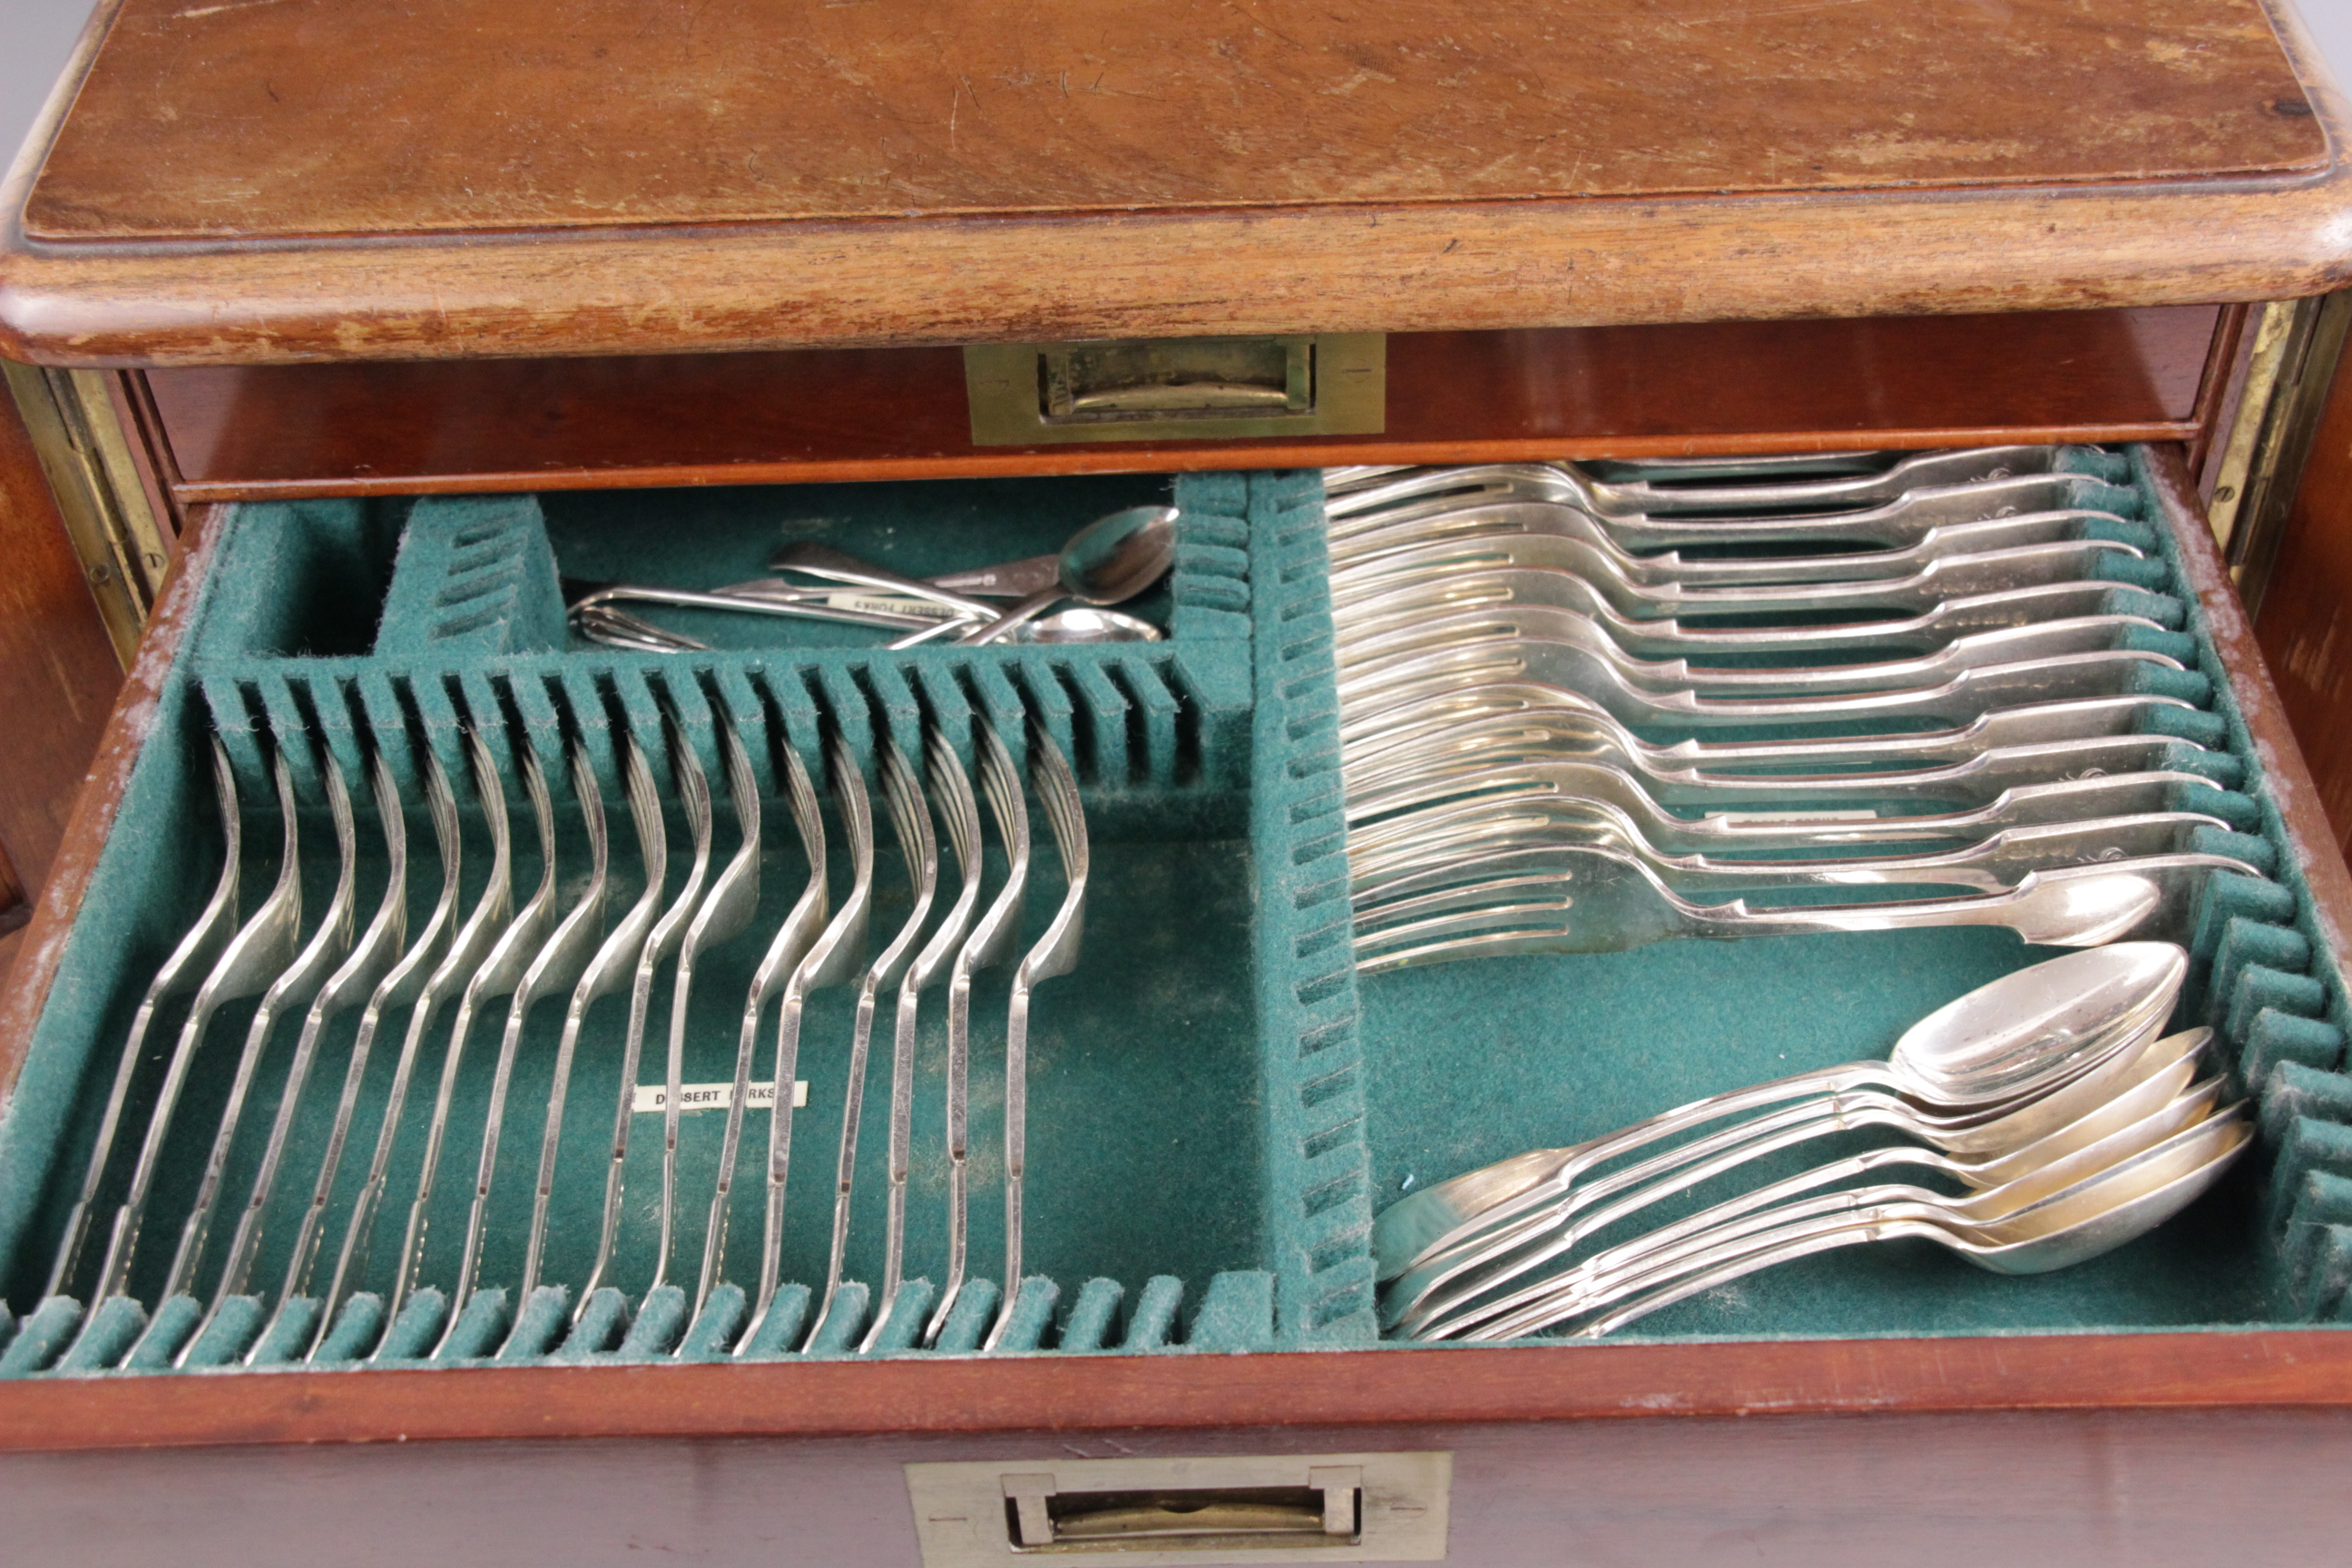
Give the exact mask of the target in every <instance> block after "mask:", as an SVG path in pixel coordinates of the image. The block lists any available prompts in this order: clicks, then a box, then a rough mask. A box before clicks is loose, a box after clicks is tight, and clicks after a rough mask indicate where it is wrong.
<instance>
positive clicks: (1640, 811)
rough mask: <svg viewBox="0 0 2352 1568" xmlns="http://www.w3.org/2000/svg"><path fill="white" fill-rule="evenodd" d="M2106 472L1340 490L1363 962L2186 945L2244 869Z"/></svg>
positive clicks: (1341, 585) (2140, 550)
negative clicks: (1786, 936) (1919, 937)
mask: <svg viewBox="0 0 2352 1568" xmlns="http://www.w3.org/2000/svg"><path fill="white" fill-rule="evenodd" d="M2107 461H2111V459H2107V458H2105V455H2104V454H2082V453H2079V452H2077V453H2076V454H2074V457H2073V458H2072V459H2071V460H2070V457H2069V450H2068V449H2066V448H2060V447H1992V448H1978V449H1972V450H1966V451H1956V452H1941V453H1930V454H1923V455H1919V456H1916V457H1910V458H1873V457H1870V456H1868V455H1839V456H1837V457H1835V458H1831V459H1828V460H1823V459H1820V458H1767V459H1758V460H1754V461H1750V462H1685V463H1665V464H1648V465H1637V464H1625V465H1613V466H1601V468H1597V469H1596V470H1593V471H1587V470H1585V469H1580V468H1576V467H1573V466H1570V465H1553V464H1500V465H1486V466H1481V467H1472V468H1437V469H1339V470H1334V471H1332V472H1331V473H1330V474H1329V475H1328V479H1327V483H1328V490H1329V499H1328V520H1329V522H1328V526H1329V543H1330V552H1331V588H1332V600H1333V618H1334V623H1335V631H1336V638H1335V644H1336V657H1337V659H1338V664H1339V704H1340V726H1341V742H1342V752H1343V767H1344V770H1345V779H1346V785H1347V791H1348V815H1349V855H1350V861H1351V870H1352V872H1353V875H1354V898H1355V917H1356V951H1357V956H1358V959H1359V963H1360V965H1361V966H1362V967H1363V968H1365V969H1366V970H1368V971H1378V970H1381V969H1386V968H1391V967H1396V966H1400V965H1403V964H1410V963H1424V962H1431V961H1434V960H1439V959H1450V958H1459V957H1469V956H1477V955H1481V954H1499V953H1511V952H1563V951H1565V952H1594V951H1608V950H1612V949H1618V948H1624V947H1631V946H1635V945H1639V944H1640V943H1642V942H1649V941H1654V940H1658V939H1660V938H1664V937H1669V936H1678V935H1696V936H1708V937H1724V936H1738V935H1748V934H1760V933H1768V932H1795V931H1824V930H1844V931H1852V930H1885V929H1898V928H1904V927H1912V926H1919V925H1941V924H1993V925H2002V926H2007V927H2009V928H2011V929H2012V930H2016V931H2019V932H2020V933H2021V934H2022V935H2024V936H2025V938H2026V939H2027V940H2028V941H2032V942H2056V943H2064V944H2074V945H2080V944H2085V943H2095V942H2106V941H2113V940H2116V939H2117V938H2119V937H2123V936H2126V935H2130V934H2133V933H2135V932H2149V933H2156V932H2161V931H2176V932H2177V931H2179V929H2180V925H2181V922H2182V921H2184V920H2185V919H2186V918H2187V912H2188V910H2189V906H2190V903H2191V900H2193V898H2194V896H2195V893H2196V890H2197V889H2198V888H2200V886H2201V885H2202V882H2203V879H2205V877H2206V876H2208V875H2209V874H2210V873H2211V872H2213V871H2215V870H2228V871H2232V872H2238V873H2242V874H2246V875H2254V876H2260V875H2262V874H2263V872H2262V869H2261V868H2260V867H2259V866H2258V865H2257V864H2256V862H2258V861H2261V860H2262V859H2263V847H2262V846H2261V845H2259V843H2257V842H2255V841H2252V840H2250V839H2247V838H2245V837H2242V836H2240V835H2238V834H2237V833H2236V832H2235V831H2234V830H2236V829H2238V828H2242V827H2244V826H2250V820H2249V818H2248V816H2247V814H2246V811H2245V809H2244V808H2245V806H2246V804H2247V803H2245V802H2243V801H2242V799H2241V798H2239V797H2232V796H2229V795H2225V794H2224V793H2223V792H2222V791H2221V790H2219V789H2216V788H2215V787H2214V784H2215V782H2216V780H2221V781H2224V782H2227V781H2231V780H2233V779H2234V777H2235V775H2234V773H2232V771H2231V770H2232V767H2233V759H2231V758H2229V757H2227V756H2226V755H2222V754H2220V753H2215V752H2207V751H2203V750H2202V749H2201V748H2200V747H2198V746H2196V745H2195V744H2193V743H2191V742H2188V741H2185V740H2182V739H2179V738H2178V737H2177V736H2176V735H2175V734H2171V733H2167V732H2166V730H2167V728H2168V727H2170V728H2171V729H2174V730H2178V731H2182V732H2185V733H2195V732H2196V730H2195V726H2194V721H2195V720H2201V719H2204V718H2205V717H2206V716H2204V715H2201V714H2195V713H2194V708H2195V704H2194V702H2193V701H2192V700H2191V697H2192V696H2193V695H2194V689H2195V687H2196V685H2197V683H2198V681H2199V679H2200V678H2198V677H2196V676H2195V675H2193V674H2192V673H2191V672H2189V670H2188V668H2187V667H2186V662H2185V661H2186V658H2187V657H2188V653H2189V645H2188V644H2187V642H2186V639H2185V638H2182V637H2179V636H2178V635H2169V636H2168V634H2167V632H2166V629H2165V616H2166V613H2167V611H2168V610H2170V612H2171V614H2172V615H2173V616H2176V617H2177V614H2178V612H2177V607H2174V606H2170V605H2168V601H2165V600H2163V599H2161V598H2160V597H2158V595H2154V594H2151V593H2148V592H2146V591H2145V590H2146V589H2147V588H2148V587H2151V586H2155V585H2158V584H2162V583H2163V582H2164V581H2165V577H2164V573H2163V568H2162V565H2161V563H2160V562H2158V561H2154V560H2151V559H2149V557H2150V556H2151V555H2152V554H2153V553H2154V550H2155V541H2154V536H2153V534H2152V532H2151V531H2150V530H2149V529H2148V526H2147V525H2146V524H2144V523H2139V522H2136V521H2131V520H2128V519H2126V518H2125V517H2124V516H2121V515H2119V514H2118V513H2116V511H2114V510H2110V508H2111V507H2112V506H2113V505H2114V504H2115V502H2116V500H2118V499H2119V492H2117V491H2116V489H2115V488H2114V487H2113V486H2112V485H2111V484H2109V483H2108V482H2107V481H2106V480H2105V479H2103V478H2101V477H2099V476H2098V475H2097V474H2095V473H2084V472H2077V471H2070V466H2071V467H2093V468H2095V467H2097V466H2098V465H2099V464H2101V463H2103V462H2107ZM2167 682H2169V683H2170V687H2171V689H2166V687H2167ZM2183 715H2190V716H2192V717H2191V718H2190V719H2189V721H2183V720H2182V718H2181V716H2183ZM1727 735H1728V736H1729V738H1718V737H1724V736H1727ZM1817 889H1829V890H1831V894H1832V896H1833V897H1834V896H1839V895H1838V894H1837V891H1836V890H1839V889H1888V890H1889V891H1888V892H1886V893H1885V894H1883V895H1880V896H1879V897H1878V900H1877V901H1867V902H1865V901H1853V902H1837V903H1820V902H1809V901H1805V900H1817V899H1819V898H1820V897H1822V894H1821V893H1820V892H1819V891H1817ZM1945 889H1948V891H1945ZM1759 895H1761V896H1763V897H1764V898H1765V899H1767V900H1770V902H1771V905H1772V906H1774V907H1751V904H1750V903H1749V901H1748V900H1750V899H1751V898H1754V897H1757V896H1759ZM1792 896H1793V897H1794V898H1795V899H1796V900H1798V901H1797V902H1796V903H1795V904H1793V905H1791V904H1790V902H1789V900H1790V898H1791V897H1792ZM1843 896H1845V897H1848V898H1853V899H1867V898H1870V897H1871V896H1872V895H1871V894H1870V893H1869V892H1867V891H1864V892H1861V893H1855V894H1846V895H1843Z"/></svg>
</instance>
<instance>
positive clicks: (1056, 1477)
mask: <svg viewBox="0 0 2352 1568" xmlns="http://www.w3.org/2000/svg"><path fill="white" fill-rule="evenodd" d="M1453 1477H1454V1456H1453V1455H1451V1454H1446V1453H1408V1454H1289V1455H1279V1456H1262V1457H1251V1458H1129V1459H1075V1460H1074V1459H1068V1458H1061V1459H1050V1458H1049V1459H1027V1460H1006V1461H1003V1462H1001V1463H995V1462H982V1463H977V1464H937V1465H908V1467H907V1492H908V1500H910V1501H911V1502H912V1503H913V1505H914V1510H915V1529H916V1531H917V1532H918V1534H919V1536H920V1538H921V1541H922V1548H923V1564H924V1568H983V1565H988V1564H994V1565H998V1568H1002V1565H1004V1564H1009V1563H1014V1562H1017V1561H1019V1560H1022V1559H1036V1560H1039V1561H1040V1562H1043V1563H1053V1564H1054V1565H1055V1568H1089V1565H1099V1568H1110V1565H1113V1564H1117V1565H1118V1568H1152V1565H1154V1564H1161V1565H1169V1568H1173V1565H1178V1564H1185V1563H1299V1562H1308V1561H1318V1562H1326V1563H1435V1562H1442V1561H1444V1557H1445V1529H1446V1496H1447V1492H1448V1489H1450V1487H1451V1486H1452V1484H1453Z"/></svg>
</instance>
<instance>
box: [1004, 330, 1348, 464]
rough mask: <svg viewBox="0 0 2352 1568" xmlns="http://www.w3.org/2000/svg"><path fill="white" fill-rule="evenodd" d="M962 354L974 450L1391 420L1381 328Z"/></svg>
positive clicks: (1242, 434)
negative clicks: (1277, 335) (969, 404)
mask: <svg viewBox="0 0 2352 1568" xmlns="http://www.w3.org/2000/svg"><path fill="white" fill-rule="evenodd" d="M963 353H964V387H965V390H966V392H967V393H968V394H969V395H970V397H971V439H972V444H973V445H974V446H978V447H1008V446H1020V447H1026V446H1037V445H1047V444H1052V443H1055V442H1065V441H1163V440H1211V439H1214V440H1234V439H1244V438H1247V437H1253V436H1362V435H1377V434H1379V433H1380V432H1381V430H1382V429H1384V428H1385V427H1386V426H1387V423H1388V339H1387V338H1386V337H1385V336H1384V335H1383V334H1381V333H1379V332H1327V333H1322V334H1319V335H1308V334H1300V335H1296V336H1280V337H1249V338H1170V339H1153V338H1139V339H1107V340H1104V341H1102V342H1076V343H987V344H976V345H974V346H972V347H970V348H967V349H965V350H964V352H963Z"/></svg>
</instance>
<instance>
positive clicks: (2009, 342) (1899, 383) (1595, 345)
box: [144, 305, 2221, 500]
mask: <svg viewBox="0 0 2352 1568" xmlns="http://www.w3.org/2000/svg"><path fill="white" fill-rule="evenodd" d="M2220 314H2221V312H2220V311H2219V310H2218V309H2217V308H2216V307H2213V306H2198V305H2191V306H2171V307H2161V308H2150V309H2140V310H2080V311H2043V312H2028V313H2021V314H2015V315H2003V316H1979V317H1933V316H1928V317H1910V318H1894V319H1886V320H1879V321H1748V322H1715V323H1704V324H1695V325H1684V326H1656V327H1607V328H1584V329H1555V330H1550V331H1498V332H1444V333H1407V334H1401V335H1398V336H1394V337H1391V339H1390V340H1389V362H1388V363H1389V395H1388V406H1389V418H1388V428H1387V430H1386V431H1385V432H1384V433H1383V434H1381V435H1380V436H1370V437H1326V438H1322V439H1319V440H1316V441H1313V442H1301V441H1298V440H1297V439H1296V438H1277V439H1270V440H1257V441H1233V442H1216V443H1195V444H1192V445H1190V446H1188V445H1186V444H1184V443H1181V442H1175V443H1168V444H1164V445H1161V446H1159V447H1151V446H1146V445H1129V444H1116V445H1095V444H1086V445H1078V446H1066V447H973V446H972V445H971V424H970V416H969V412H968V408H967V405H966V403H965V396H964V382H963V366H962V361H961V355H960V353H958V352H957V351H955V350H952V349H900V350H889V351H873V350H869V351H855V350H853V351H835V352H827V351H804V352H801V353H750V354H723V355H720V354H696V355H668V356H654V355H646V356H637V357H626V358H599V359H562V360H536V361H479V362H467V363H410V364H398V365H387V364H372V363H359V364H338V365H291V366H289V365H278V366H242V367H235V368H224V369H178V370H156V371H151V372H148V373H147V374H146V375H145V377H144V381H145V384H146V386H147V387H148V389H149V391H150V393H151V394H152V398H153V402H154V405H155V406H156V408H157V409H158V410H159V412H160V416H161V423H162V426H163V430H164V432H165V436H166V439H167V440H168V442H169V446H170V448H171V455H172V456H173V458H176V460H177V462H178V465H179V468H180V470H181V482H180V484H179V486H178V493H179V495H180V496H181V497H182V498H184V499H185V500H230V499H253V498H263V497H271V496H293V495H333V494H366V493H375V494H405V493H415V492H417V491H424V490H439V489H569V488H577V487H593V488H597V489H613V488H618V487H624V486H629V485H664V484H667V485H676V484H681V483H702V484H723V483H771V482H777V481H784V480H794V479H802V480H806V479H874V478H882V477H897V478H938V477H950V476H971V475H979V474H990V473H1039V472H1057V471H1058V472H1076V471H1086V470H1096V471H1099V470H1106V469H1122V468H1257V467H1308V466H1323V465H1328V464H1331V463H1343V462H1416V461H1418V462H1430V461H1441V462H1444V461H1453V462H1459V461H1469V460H1482V459H1510V458H1558V457H1591V456H1599V455H1603V454H1607V455H1614V456H1634V455H1654V454H1659V453H1678V452H1689V451H1697V450H1708V451H1724V450H1739V451H1771V450H1792V449H1794V450H1801V449H1806V448H1813V449H1823V448H1835V447H1857V446H1865V447H1934V446H1946V445H1967V444H1969V443H1972V442H1978V441H1992V440H2000V441H2009V440H2024V441H2042V440H2070V439H2071V440H2150V439H2168V438H2180V437H2185V436H2187V435H2189V433H2190V432H2191V431H2192V430H2194V429H2195V428H2196V420H2197V419H2198V417H2199V415H2200V408H2201V406H2202V405H2200V384H2201V377H2202V375H2203V371H2204V367H2205V365H2206V363H2207V361H2208V360H2209V359H2210V355H2211V345H2212V343H2213V341H2214V338H2215V324H2216V320H2217V317H2218V316H2219V315H2220Z"/></svg>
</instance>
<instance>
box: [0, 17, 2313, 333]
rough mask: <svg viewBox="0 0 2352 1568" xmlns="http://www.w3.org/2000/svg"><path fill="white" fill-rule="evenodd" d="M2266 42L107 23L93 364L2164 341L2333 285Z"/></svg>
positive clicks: (33, 216) (90, 302) (2298, 129)
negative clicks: (1032, 349) (1457, 344)
mask: <svg viewBox="0 0 2352 1568" xmlns="http://www.w3.org/2000/svg"><path fill="white" fill-rule="evenodd" d="M2286 30H2287V32H2288V33H2289V36H2288V37H2286V38H2284V39H2283V38H2282V36H2281V26H2280V23H2279V19H2278V18H2276V17H2274V16H2273V13H2272V11H2271V10H2270V9H2268V8H2267V6H2266V5H2265V0H1947V3H1944V4H1937V5H1921V4H1919V3H1918V0H1807V3H1790V0H1584V3H1582V4H1576V3H1569V0H1552V3H1549V4H1546V3H1529V4H1524V5H1491V4H1487V3H1486V0H1424V3H1421V4H1415V5H1405V6H1398V5H1366V4H1359V3H1356V0H1337V3H1336V4H1335V3H1333V0H1242V3H1212V0H1169V3H1167V4H1164V5H1153V6H1137V5H1130V4H1127V3H1126V0H1024V3H1022V4H1014V5H1004V4H997V3H992V0H930V3H911V0H769V3H764V4H761V3H751V0H735V3H729V0H719V3H718V4H709V3H700V0H698V3H692V4H688V3H676V4H673V3H665V0H628V3H620V0H509V3H508V4H504V5H478V4H476V3H474V0H236V3H230V4H206V5H190V4H187V3H186V0H120V3H119V4H117V5H113V6H111V7H110V8H102V9H101V12H100V16H99V18H98V19H97V20H96V21H95V22H94V23H93V26H92V28H91V31H90V34H89V38H88V40H87V41H86V43H85V46H84V49H83V52H82V55H81V57H80V58H79V60H78V62H77V65H76V68H75V70H76V73H77V75H78V77H79V87H78V89H77V90H75V91H73V92H71V93H70V94H63V93H61V94H60V96H59V99H58V106H57V108H56V109H54V110H53V114H52V118H51V119H50V120H49V121H47V123H45V125H44V126H43V127H42V129H41V130H39V131H37V132H36V134H35V137H34V139H33V142H32V143H31V144H30V145H29V146H28V149H27V153H26V157H25V159H24V160H22V161H21V162H20V163H19V165H18V167H17V169H16V173H15V174H14V175H13V176H12V180H11V184H10V187H9V189H8V191H7V193H6V195H7V205H6V211H7V213H8V216H9V223H10V226H9V229H8V232H7V233H6V235H5V251H0V351H5V352H7V353H13V354H17V355H20V356H23V357H30V358H41V359H48V360H55V361H68V362H79V363H236V362H241V361H270V360H288V359H310V358H338V357H341V358H370V357H404V358H415V357H437V356H443V355H450V354H465V353H594V352H611V351H612V350H614V349H616V348H630V347H635V348H646V349H677V348H728V347H780V346H790V345H805V344H817V343H837V344H847V343H904V342H961V341H974V340H979V339H990V338H993V339H1024V338H1040V337H1080V336H1100V335H1127V334H1143V333H1149V334H1167V335H1181V334H1185V333H1197V332H1206V331H1273V330H1288V331H1301V330H1318V331H1345V330H1408V329H1423V330H1428V329H1440V328H1477V327H1495V326H1527V325H1565V324H1574V323H1580V322H1595V321H1678V320H1699V319H1710V318H1717V319H1719V318H1733V317H1759V316H1773V315H1831V314H1864V313H1895V312H1901V311H1906V310H1983V309H1988V308H1992V309H2002V308H2036V307H2047V306H2053V305H2056V306H2064V305H2070V304H2092V303H2115V302H2148V303H2155V302H2178V301H2181V300H2210V299H2218V298H2232V297H2256V296H2263V295H2275V294H2287V293H2294V292H2298V291H2305V290H2309V289H2317V288H2322V287H2326V286H2327V285H2328V284H2330V283H2332V282H2334V281H2336V280H2337V279H2338V278H2339V277H2341V276H2343V275H2344V273H2345V272H2346V270H2347V267H2352V222H2347V221H2346V220H2347V217H2352V195H2347V192H2346V189H2345V184H2344V174H2343V171H2342V168H2341V166H2340V164H2339V162H2338V160H2337V158H2336V154H2335V153H2334V152H2333V151H2332V149H2331V138H2330V128H2331V126H2332V125H2333V124H2334V123H2335V122H2336V120H2337V118H2338V108H2337V100H2336V95H2335V94H2334V92H2333V90H2332V89H2330V88H2328V87H2327V86H2326V85H2325V80H2324V76H2323V75H2322V73H2320V72H2319V71H2318V70H2317V68H2315V67H2314V66H2312V65H2311V64H2310V59H2311V56H2310V54H2309V51H2308V49H2307V47H2306V46H2305V44H2304V43H2303V42H2302V40H2301V39H2300V37H2299V35H2294V32H2293V24H2292V23H2291V22H2290V23H2287V24H2286Z"/></svg>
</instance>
